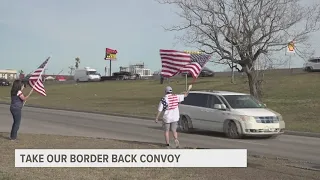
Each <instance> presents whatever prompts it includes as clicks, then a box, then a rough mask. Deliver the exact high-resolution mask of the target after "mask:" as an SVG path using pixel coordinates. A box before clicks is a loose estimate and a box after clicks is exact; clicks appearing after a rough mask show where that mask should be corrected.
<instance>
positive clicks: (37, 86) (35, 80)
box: [29, 57, 50, 96]
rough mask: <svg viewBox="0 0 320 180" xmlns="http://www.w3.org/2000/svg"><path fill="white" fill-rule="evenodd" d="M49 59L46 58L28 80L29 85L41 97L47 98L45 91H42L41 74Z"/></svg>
mask: <svg viewBox="0 0 320 180" xmlns="http://www.w3.org/2000/svg"><path fill="white" fill-rule="evenodd" d="M49 59H50V57H48V58H47V59H46V60H45V61H44V62H43V63H42V64H41V65H40V66H39V67H38V69H37V70H35V71H34V72H33V73H32V74H31V76H30V78H29V84H30V86H31V87H32V88H33V90H35V91H36V92H38V93H39V94H41V95H42V96H47V94H46V90H45V89H44V85H43V80H42V74H43V71H44V69H45V67H46V66H47V63H48V61H49Z"/></svg>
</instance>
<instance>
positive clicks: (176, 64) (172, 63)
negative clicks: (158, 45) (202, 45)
mask: <svg viewBox="0 0 320 180" xmlns="http://www.w3.org/2000/svg"><path fill="white" fill-rule="evenodd" d="M160 57H161V64H162V70H161V75H162V76H163V77H167V78H170V77H172V76H174V75H176V74H178V73H181V72H189V73H190V74H191V75H192V77H193V78H197V77H198V76H199V74H200V72H201V70H202V68H203V67H204V66H205V64H206V63H207V62H208V61H209V59H210V57H211V56H210V55H206V54H189V53H186V52H182V51H176V50H163V49H160Z"/></svg>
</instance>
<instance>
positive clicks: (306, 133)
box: [0, 102, 320, 138]
mask: <svg viewBox="0 0 320 180" xmlns="http://www.w3.org/2000/svg"><path fill="white" fill-rule="evenodd" d="M0 104H3V105H10V104H9V103H6V102H0ZM25 106H26V107H31V108H39V109H41V108H42V109H52V110H62V111H72V112H84V113H93V114H101V115H109V116H118V117H128V118H137V119H145V120H153V119H154V118H150V117H146V116H136V115H128V114H120V113H110V112H105V113H103V112H97V111H83V110H75V109H70V108H66V109H63V108H56V107H46V106H39V105H25ZM284 134H286V135H292V136H304V137H314V138H320V133H313V132H300V131H290V130H285V131H284Z"/></svg>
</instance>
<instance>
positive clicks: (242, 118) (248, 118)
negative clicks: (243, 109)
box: [239, 115, 255, 121]
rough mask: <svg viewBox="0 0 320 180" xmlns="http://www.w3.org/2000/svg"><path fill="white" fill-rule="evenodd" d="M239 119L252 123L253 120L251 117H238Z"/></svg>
mask: <svg viewBox="0 0 320 180" xmlns="http://www.w3.org/2000/svg"><path fill="white" fill-rule="evenodd" d="M239 117H240V119H241V120H242V121H252V120H253V121H254V120H255V119H254V117H253V116H245V115H240V116H239Z"/></svg>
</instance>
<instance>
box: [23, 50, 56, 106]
mask: <svg viewBox="0 0 320 180" xmlns="http://www.w3.org/2000/svg"><path fill="white" fill-rule="evenodd" d="M50 58H51V56H49V57H48V58H47V59H50ZM47 64H48V63H47ZM47 64H46V65H45V66H44V67H43V71H42V72H41V73H40V75H39V77H38V79H37V81H36V83H37V82H38V81H39V79H40V78H41V77H42V74H43V72H44V70H45V68H46V67H47ZM29 78H30V77H29ZM44 80H45V79H44ZM28 81H29V80H28ZM29 85H30V83H29ZM33 88H34V86H32V88H31V90H30V92H29V94H28V96H30V95H31V94H32V92H33ZM26 102H27V100H25V101H24V102H23V106H24V105H25V104H26Z"/></svg>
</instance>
